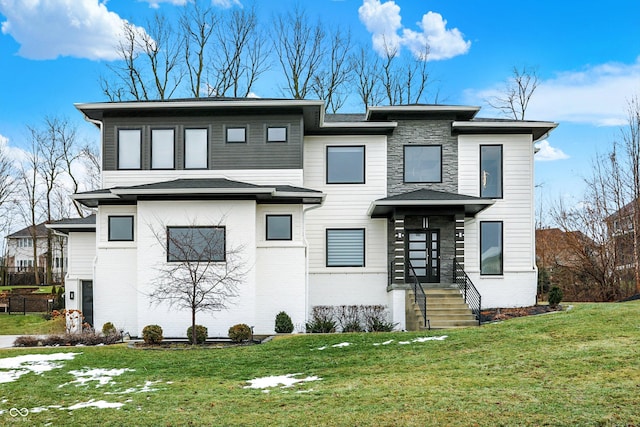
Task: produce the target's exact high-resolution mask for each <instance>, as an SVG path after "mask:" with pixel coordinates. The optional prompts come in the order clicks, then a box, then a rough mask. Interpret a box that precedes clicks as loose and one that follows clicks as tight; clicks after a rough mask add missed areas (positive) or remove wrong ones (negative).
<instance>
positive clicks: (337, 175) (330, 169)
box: [327, 145, 365, 184]
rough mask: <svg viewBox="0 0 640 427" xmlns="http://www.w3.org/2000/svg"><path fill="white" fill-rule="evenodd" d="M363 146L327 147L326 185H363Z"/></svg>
mask: <svg viewBox="0 0 640 427" xmlns="http://www.w3.org/2000/svg"><path fill="white" fill-rule="evenodd" d="M364 165H365V150H364V145H356V146H345V145H341V146H328V147H327V184H364V183H365V178H364V177H365V166H364Z"/></svg>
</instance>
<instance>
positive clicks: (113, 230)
mask: <svg viewBox="0 0 640 427" xmlns="http://www.w3.org/2000/svg"><path fill="white" fill-rule="evenodd" d="M109 241H111V242H132V241H133V216H131V215H113V216H109Z"/></svg>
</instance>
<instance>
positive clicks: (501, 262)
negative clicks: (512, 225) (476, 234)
mask: <svg viewBox="0 0 640 427" xmlns="http://www.w3.org/2000/svg"><path fill="white" fill-rule="evenodd" d="M483 224H500V272H499V273H483V272H482V233H483V231H482V225H483ZM479 243H480V244H479V245H478V246H479V248H480V275H481V276H485V277H487V276H488V277H491V276H493V277H496V276H504V221H480V242H479Z"/></svg>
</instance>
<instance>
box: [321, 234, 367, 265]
mask: <svg viewBox="0 0 640 427" xmlns="http://www.w3.org/2000/svg"><path fill="white" fill-rule="evenodd" d="M326 242H327V267H364V248H365V246H364V243H365V242H364V228H328V229H327V230H326Z"/></svg>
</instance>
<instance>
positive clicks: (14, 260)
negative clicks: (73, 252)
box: [5, 222, 67, 284]
mask: <svg viewBox="0 0 640 427" xmlns="http://www.w3.org/2000/svg"><path fill="white" fill-rule="evenodd" d="M33 230H34V227H32V226H29V227H25V228H23V229H22V230H18V231H16V232H15V233H13V234H10V235H8V236H7V237H6V239H7V242H6V243H7V245H6V264H5V267H6V273H7V275H8V276H5V281H7V282H10V281H11V278H10V276H11V275H13V274H20V273H32V272H34V269H35V265H36V263H35V262H34V257H33V234H34V233H33ZM47 231H48V230H47V227H46V226H45V223H44V222H43V223H40V224H38V225H36V226H35V236H36V253H37V258H38V262H37V266H38V271H39V272H40V281H41V282H42V283H44V281H45V274H46V273H45V272H46V271H47ZM51 244H52V248H51V249H52V257H51V273H52V280H53V284H59V283H62V279H64V274H65V272H66V265H67V237H66V236H64V235H59V234H58V235H54V236H53V238H52V242H51ZM32 284H35V283H32Z"/></svg>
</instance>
